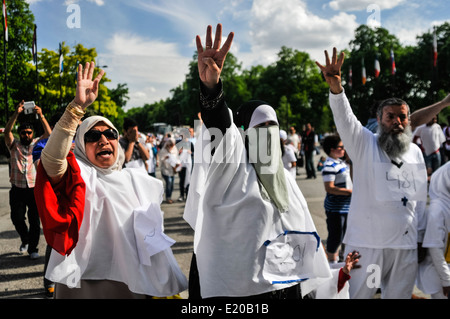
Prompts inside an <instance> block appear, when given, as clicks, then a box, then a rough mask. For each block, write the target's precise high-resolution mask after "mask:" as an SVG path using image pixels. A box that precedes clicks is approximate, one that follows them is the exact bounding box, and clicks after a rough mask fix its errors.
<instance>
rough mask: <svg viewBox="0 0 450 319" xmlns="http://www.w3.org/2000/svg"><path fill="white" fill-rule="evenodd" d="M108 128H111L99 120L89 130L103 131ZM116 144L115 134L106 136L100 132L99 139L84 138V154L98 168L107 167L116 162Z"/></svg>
mask: <svg viewBox="0 0 450 319" xmlns="http://www.w3.org/2000/svg"><path fill="white" fill-rule="evenodd" d="M110 129H111V128H110V127H109V126H107V125H106V124H105V123H104V122H99V123H97V124H96V125H95V126H94V127H92V128H91V129H90V130H89V132H90V131H98V132H105V131H108V130H110ZM86 134H88V133H86ZM85 136H86V135H85ZM118 145H119V142H118V137H117V135H116V137H115V138H113V137H111V136H109V138H107V137H106V136H105V135H103V134H101V135H100V139H99V140H97V141H90V140H88V141H86V139H85V148H86V156H87V158H88V159H89V161H90V162H91V163H92V164H94V165H95V166H97V167H100V168H109V167H111V166H112V165H113V164H114V163H115V162H116V158H117V156H118Z"/></svg>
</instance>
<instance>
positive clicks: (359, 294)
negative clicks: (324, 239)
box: [345, 245, 418, 299]
mask: <svg viewBox="0 0 450 319" xmlns="http://www.w3.org/2000/svg"><path fill="white" fill-rule="evenodd" d="M354 250H356V251H358V252H359V253H360V255H361V258H360V260H359V263H358V264H359V265H360V266H361V268H358V269H352V271H351V272H350V276H351V279H350V281H349V285H350V291H349V292H350V299H371V298H373V296H374V295H375V293H376V292H377V290H378V288H380V289H381V298H383V299H411V295H412V293H413V290H414V284H415V280H416V276H417V269H418V263H417V249H391V248H385V249H374V248H363V247H355V246H350V245H346V247H345V251H346V252H345V255H347V254H348V253H349V252H352V251H354Z"/></svg>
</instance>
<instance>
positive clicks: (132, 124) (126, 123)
mask: <svg viewBox="0 0 450 319" xmlns="http://www.w3.org/2000/svg"><path fill="white" fill-rule="evenodd" d="M135 126H138V125H137V123H136V121H135V120H133V119H130V118H125V119H124V120H123V129H124V130H125V131H127V130H128V129H129V128H130V127H135Z"/></svg>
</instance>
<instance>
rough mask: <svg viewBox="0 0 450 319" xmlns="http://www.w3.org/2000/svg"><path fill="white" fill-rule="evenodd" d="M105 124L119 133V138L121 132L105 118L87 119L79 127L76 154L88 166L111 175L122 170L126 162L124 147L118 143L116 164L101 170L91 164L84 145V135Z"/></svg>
mask: <svg viewBox="0 0 450 319" xmlns="http://www.w3.org/2000/svg"><path fill="white" fill-rule="evenodd" d="M99 122H104V123H105V124H106V125H107V126H109V127H110V128H112V129H113V130H115V131H116V132H117V136H119V131H118V130H117V129H116V128H115V126H114V124H112V123H111V121H110V120H108V119H107V118H105V117H102V116H91V117H88V118H87V119H85V120H84V121H83V122H82V123H81V125H80V126H79V128H78V130H77V133H76V136H75V149H74V153H75V156H76V157H77V159H78V160H81V161H83V162H84V163H85V164H87V165H88V166H91V167H94V168H95V169H96V170H97V171H99V172H101V173H103V174H110V173H111V172H113V171H116V170H119V171H120V170H121V169H122V166H123V163H124V161H125V154H124V152H123V150H122V147H121V146H120V145H119V143H117V157H116V161H115V162H114V164H113V165H112V166H111V167H109V168H101V167H98V166H95V165H94V164H92V163H91V161H90V160H89V159H88V158H87V156H86V147H85V143H84V134H86V132H88V131H89V130H90V129H91V128H93V127H94V126H95V125H96V124H97V123H99Z"/></svg>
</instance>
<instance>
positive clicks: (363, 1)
mask: <svg viewBox="0 0 450 319" xmlns="http://www.w3.org/2000/svg"><path fill="white" fill-rule="evenodd" d="M405 2H406V1H405V0H333V1H330V3H329V5H330V8H332V9H334V10H339V11H362V10H366V9H367V7H369V6H370V5H377V6H379V7H380V9H381V10H383V9H392V8H395V7H397V6H398V5H400V4H402V3H405Z"/></svg>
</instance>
